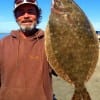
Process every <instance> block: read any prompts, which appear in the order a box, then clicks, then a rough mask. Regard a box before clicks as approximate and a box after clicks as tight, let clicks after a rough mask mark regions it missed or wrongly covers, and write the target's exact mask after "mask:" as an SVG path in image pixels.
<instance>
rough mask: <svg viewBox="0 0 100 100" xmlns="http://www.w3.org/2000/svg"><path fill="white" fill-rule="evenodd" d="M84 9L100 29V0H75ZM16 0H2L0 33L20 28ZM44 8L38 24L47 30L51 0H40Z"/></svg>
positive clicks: (39, 3)
mask: <svg viewBox="0 0 100 100" xmlns="http://www.w3.org/2000/svg"><path fill="white" fill-rule="evenodd" d="M74 1H75V2H76V3H77V4H78V5H79V7H80V8H81V9H82V10H83V11H84V13H85V14H86V15H87V17H88V19H89V20H90V22H91V24H92V25H93V27H94V29H95V30H96V31H100V11H99V10H100V0H74ZM13 3H14V0H1V2H0V33H9V32H10V31H11V30H15V29H18V28H19V26H18V25H17V23H16V21H15V18H14V15H13V8H14V4H13ZM38 5H39V7H40V8H41V9H42V20H41V23H40V24H39V25H38V27H39V28H41V29H43V30H45V28H46V25H47V22H48V18H49V15H50V10H51V0H38Z"/></svg>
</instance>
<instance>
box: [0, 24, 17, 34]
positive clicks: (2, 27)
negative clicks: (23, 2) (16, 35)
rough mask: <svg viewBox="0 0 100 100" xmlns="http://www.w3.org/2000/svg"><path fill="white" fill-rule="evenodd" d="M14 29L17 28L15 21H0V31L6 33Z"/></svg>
mask: <svg viewBox="0 0 100 100" xmlns="http://www.w3.org/2000/svg"><path fill="white" fill-rule="evenodd" d="M14 29H18V25H17V23H16V22H0V33H8V32H10V31H11V30H14Z"/></svg>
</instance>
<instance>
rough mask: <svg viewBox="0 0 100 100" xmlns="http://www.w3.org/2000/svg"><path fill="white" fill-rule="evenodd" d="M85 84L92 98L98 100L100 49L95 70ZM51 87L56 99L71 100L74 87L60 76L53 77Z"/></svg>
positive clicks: (99, 95) (99, 92)
mask: <svg viewBox="0 0 100 100" xmlns="http://www.w3.org/2000/svg"><path fill="white" fill-rule="evenodd" d="M85 86H86V88H87V90H88V92H89V94H90V96H91V99H92V100H100V50H99V60H98V63H97V66H96V68H95V71H94V73H93V75H92V76H91V78H90V79H89V80H88V82H87V83H85ZM53 89H54V93H55V95H56V97H57V100H71V98H72V96H73V92H74V87H73V86H72V85H71V84H69V83H68V82H66V81H64V80H63V79H62V78H60V77H53Z"/></svg>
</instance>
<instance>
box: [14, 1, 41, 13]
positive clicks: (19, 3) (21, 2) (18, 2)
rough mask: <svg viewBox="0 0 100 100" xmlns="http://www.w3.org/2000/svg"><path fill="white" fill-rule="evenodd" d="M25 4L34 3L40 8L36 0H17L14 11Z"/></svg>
mask: <svg viewBox="0 0 100 100" xmlns="http://www.w3.org/2000/svg"><path fill="white" fill-rule="evenodd" d="M24 4H30V5H34V6H35V7H36V8H37V9H39V8H38V5H37V2H36V0H15V2H14V12H15V10H16V9H17V8H18V7H20V6H21V5H24Z"/></svg>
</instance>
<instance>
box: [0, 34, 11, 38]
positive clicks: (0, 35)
mask: <svg viewBox="0 0 100 100" xmlns="http://www.w3.org/2000/svg"><path fill="white" fill-rule="evenodd" d="M7 35H9V34H8V33H0V39H2V38H3V37H5V36H7Z"/></svg>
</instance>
